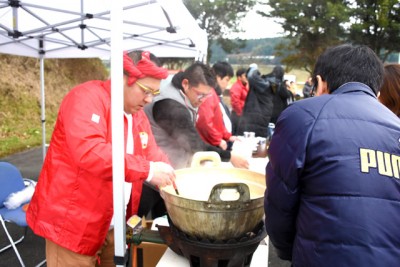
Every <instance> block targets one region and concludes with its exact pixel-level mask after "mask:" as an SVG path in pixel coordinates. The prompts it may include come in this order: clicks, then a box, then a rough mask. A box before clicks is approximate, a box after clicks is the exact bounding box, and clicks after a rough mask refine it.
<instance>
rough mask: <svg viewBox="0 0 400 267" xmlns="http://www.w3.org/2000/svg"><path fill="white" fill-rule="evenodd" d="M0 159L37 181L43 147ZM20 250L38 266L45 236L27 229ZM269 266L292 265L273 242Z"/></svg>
mask: <svg viewBox="0 0 400 267" xmlns="http://www.w3.org/2000/svg"><path fill="white" fill-rule="evenodd" d="M0 161H7V162H10V163H12V164H14V165H15V166H16V167H17V168H18V169H19V170H20V171H21V173H22V176H23V177H26V178H30V179H33V180H35V181H37V179H38V176H39V173H40V169H41V167H42V161H43V157H42V150H41V148H34V149H30V150H26V151H24V152H21V153H17V154H14V155H11V156H8V157H5V158H1V159H0ZM8 226H9V227H10V228H11V235H12V236H13V238H14V239H15V238H16V237H18V235H21V234H22V233H23V231H21V229H20V228H17V227H14V226H13V225H10V224H8ZM7 241H8V240H7V238H6V235H5V233H4V231H3V228H2V227H1V229H0V247H3V246H4V245H5V244H7ZM18 250H19V251H20V253H21V256H22V259H23V260H24V262H25V266H26V267H31V266H32V267H33V266H36V265H37V264H38V263H39V262H41V261H42V260H43V259H44V258H45V242H44V240H43V238H41V237H39V236H36V235H35V234H34V233H33V232H32V231H31V230H30V229H28V231H27V234H26V238H25V240H24V241H23V242H22V243H21V244H19V245H18ZM14 266H15V267H17V266H20V265H19V261H18V259H17V257H16V256H15V253H14V251H13V250H10V249H9V250H7V251H5V252H3V253H1V254H0V267H14ZM266 266H267V265H266ZM171 267H172V266H171ZM260 267H262V266H260ZM268 267H290V262H288V261H282V260H280V259H279V258H278V257H277V256H276V253H275V251H274V248H273V246H272V245H271V244H269V260H268Z"/></svg>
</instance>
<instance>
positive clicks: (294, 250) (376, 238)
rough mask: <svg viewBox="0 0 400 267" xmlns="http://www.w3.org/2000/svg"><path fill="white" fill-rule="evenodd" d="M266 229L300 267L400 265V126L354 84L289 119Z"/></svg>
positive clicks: (280, 137) (298, 107)
mask: <svg viewBox="0 0 400 267" xmlns="http://www.w3.org/2000/svg"><path fill="white" fill-rule="evenodd" d="M269 159H270V161H269V163H268V165H267V174H266V177H267V190H266V192H265V203H264V204H265V214H266V219H265V223H266V229H267V232H268V235H269V237H270V240H271V242H272V243H273V244H274V246H275V247H276V248H277V251H278V256H280V257H281V258H283V259H287V260H292V264H293V266H295V267H297V266H306V267H313V266H316V267H321V266H324V267H328V266H332V267H333V266H335V267H337V266H340V267H346V266H349V267H354V266H363V267H366V266H371V267H372V266H374V267H376V266H379V267H382V266H388V267H391V266H399V264H400V180H399V169H400V120H399V118H398V117H397V116H396V115H394V114H393V113H392V112H391V111H390V110H389V109H387V108H386V107H385V106H383V105H382V104H381V103H379V102H378V101H377V99H376V97H375V95H374V94H373V92H372V90H371V89H370V88H369V87H368V86H366V85H364V84H360V83H347V84H345V85H343V86H341V87H340V88H338V89H337V90H335V91H334V92H333V93H332V94H329V95H323V96H319V97H313V98H308V99H305V100H301V101H297V102H295V103H293V104H292V105H290V106H289V107H288V108H287V109H285V110H284V111H283V113H282V114H281V116H280V117H279V120H278V122H277V125H276V127H275V133H274V135H273V137H272V141H271V144H270V147H269Z"/></svg>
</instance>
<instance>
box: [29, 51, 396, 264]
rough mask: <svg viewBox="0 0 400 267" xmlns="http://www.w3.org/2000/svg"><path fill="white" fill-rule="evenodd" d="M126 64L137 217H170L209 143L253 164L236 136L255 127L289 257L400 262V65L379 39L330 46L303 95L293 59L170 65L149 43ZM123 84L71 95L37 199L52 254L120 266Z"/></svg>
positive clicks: (129, 187)
mask: <svg viewBox="0 0 400 267" xmlns="http://www.w3.org/2000/svg"><path fill="white" fill-rule="evenodd" d="M123 64H124V65H123V70H124V75H123V81H124V83H123V86H124V88H123V93H124V106H123V107H121V108H123V110H124V117H125V118H124V137H125V151H124V153H125V164H124V166H125V176H126V177H125V181H126V185H125V191H126V192H125V199H126V203H125V205H126V209H127V210H126V211H127V215H128V217H129V216H130V215H133V214H137V215H139V216H148V215H149V214H151V216H153V217H158V216H162V215H164V214H165V213H166V209H165V205H164V203H163V200H162V198H161V197H160V194H159V188H160V187H163V186H166V185H170V184H173V183H174V181H175V172H174V170H176V169H180V168H187V167H189V166H190V163H191V160H192V157H193V155H194V154H195V153H196V152H198V151H214V152H216V153H218V154H219V156H220V157H221V160H222V161H226V162H230V163H232V165H233V167H235V168H249V161H248V158H246V157H245V156H244V155H242V154H240V153H237V152H235V151H234V150H232V149H231V148H232V144H233V143H234V142H240V139H239V137H238V136H241V135H243V133H244V132H254V133H255V135H256V136H258V137H265V138H270V139H271V143H270V147H269V151H268V157H269V163H268V165H267V166H266V183H267V190H266V191H265V198H264V199H265V204H264V207H265V225H266V230H267V233H268V235H269V237H270V240H271V242H272V243H273V245H274V247H275V248H276V249H277V251H278V255H279V257H281V258H282V259H285V260H290V261H292V264H293V266H395V265H396V264H397V260H398V259H399V258H400V236H399V235H398V234H397V225H398V223H400V215H398V214H400V195H399V192H400V182H399V181H400V180H399V178H400V177H399V169H400V119H399V116H400V65H399V64H390V65H386V66H384V65H383V64H382V62H381V61H380V60H379V58H378V57H377V56H376V55H375V54H374V52H373V51H372V50H370V49H369V48H368V47H366V46H353V45H347V44H345V45H339V46H335V47H331V48H329V49H327V50H326V51H325V52H324V53H323V54H322V55H321V56H320V57H319V58H318V60H317V62H316V65H315V68H314V72H313V74H312V75H311V76H310V77H309V79H308V80H307V81H306V83H305V85H304V88H303V95H304V100H300V101H296V100H298V98H299V96H298V94H297V91H296V90H295V89H294V87H293V83H292V84H291V83H290V82H289V81H288V80H285V79H284V74H285V70H284V68H283V67H282V66H275V67H274V68H273V70H272V71H271V72H270V73H268V74H262V73H261V72H260V70H259V68H258V66H257V64H251V65H250V66H249V67H245V68H238V69H237V70H236V73H235V72H234V69H233V67H232V66H231V65H230V64H229V63H227V62H217V63H215V64H214V65H213V66H209V65H207V64H205V63H202V62H194V63H192V64H191V65H190V66H189V67H187V68H186V69H184V70H181V71H179V72H178V73H176V74H174V75H169V74H168V71H167V69H165V68H163V67H161V66H160V64H159V61H158V59H157V58H156V57H155V56H154V55H152V54H151V53H149V52H147V51H132V52H130V53H127V52H126V53H124V55H123ZM360 66H364V67H360ZM234 74H236V81H235V83H234V84H233V85H232V87H231V88H230V91H229V94H224V92H225V90H227V89H228V85H229V82H230V80H231V79H232V78H233V76H234ZM110 90H111V80H107V81H89V82H86V83H84V84H81V85H78V86H77V87H75V88H74V89H72V90H71V91H70V92H69V93H68V94H67V95H66V96H65V98H64V100H63V101H62V104H61V106H60V110H59V114H58V118H57V123H56V125H55V129H54V132H53V136H52V139H51V142H50V146H49V150H48V152H47V155H46V159H45V162H44V164H43V168H42V171H41V173H40V177H39V180H38V184H37V186H36V189H35V193H34V196H33V198H32V201H31V203H30V205H29V209H28V211H27V222H28V224H29V226H30V227H31V228H32V230H33V231H34V232H35V233H36V234H38V235H40V236H42V237H44V238H45V240H46V259H47V266H115V265H114V263H113V249H114V242H113V234H114V233H113V228H114V225H113V205H112V203H113V196H112V195H113V194H112V192H113V191H112V179H113V177H112V157H111V156H112V155H111V148H112V143H111V116H110V112H111V108H110V104H111V101H110V98H111V92H110ZM224 95H229V96H230V105H231V107H228V106H227V103H225V102H224V98H223V96H224ZM271 123H272V124H273V125H274V126H275V131H274V134H273V136H272V138H271V131H269V128H268V127H269V125H271ZM83 203H84V204H83Z"/></svg>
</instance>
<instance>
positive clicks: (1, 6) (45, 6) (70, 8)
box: [0, 0, 207, 58]
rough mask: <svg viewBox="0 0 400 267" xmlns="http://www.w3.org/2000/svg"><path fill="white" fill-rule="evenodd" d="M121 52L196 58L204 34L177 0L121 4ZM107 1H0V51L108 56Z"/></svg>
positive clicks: (200, 53) (139, 0) (202, 53)
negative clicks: (136, 50)
mask: <svg viewBox="0 0 400 267" xmlns="http://www.w3.org/2000/svg"><path fill="white" fill-rule="evenodd" d="M121 2H122V5H123V15H122V16H123V17H122V20H123V24H122V35H123V40H124V41H123V49H124V50H133V49H145V50H150V51H152V52H153V53H154V54H155V55H156V56H158V57H189V58H202V57H204V56H205V53H207V36H206V33H205V32H204V31H203V30H201V29H200V28H199V26H198V25H197V23H196V21H195V20H194V19H193V17H192V16H191V14H190V12H189V11H188V10H187V9H186V7H185V6H184V4H183V3H182V2H181V1H180V0H121ZM110 8H111V1H98V0H68V1H50V0H45V1H36V0H21V1H18V0H8V1H7V0H0V53H7V54H15V55H21V56H30V57H39V55H40V54H41V53H43V56H44V57H45V58H77V57H82V58H87V57H108V56H109V53H110V41H111V29H112V27H111V21H110Z"/></svg>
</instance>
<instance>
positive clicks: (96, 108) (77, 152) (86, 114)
mask: <svg viewBox="0 0 400 267" xmlns="http://www.w3.org/2000/svg"><path fill="white" fill-rule="evenodd" d="M103 86H104V85H103V84H101V83H96V82H88V83H85V84H82V85H80V86H79V87H77V88H75V89H73V90H72V91H71V92H70V93H69V94H68V95H67V96H66V97H65V99H64V101H63V103H62V104H61V107H60V111H59V116H58V117H59V120H61V121H60V122H59V123H60V125H63V127H64V129H62V130H61V131H63V134H64V138H65V140H66V146H65V148H64V149H68V148H73V151H72V150H71V151H69V152H68V153H69V154H70V155H71V158H70V159H69V160H71V161H73V162H74V164H75V165H76V166H77V167H78V168H81V169H84V170H86V171H88V172H90V173H92V174H93V175H95V176H97V177H99V178H102V179H111V177H112V145H111V136H110V135H109V128H110V127H111V125H109V124H110V120H109V114H110V110H109V104H108V103H109V101H110V98H109V96H108V95H107V93H106V92H105V90H104V88H103ZM82 87H85V89H84V90H83V89H79V88H82ZM103 92H104V93H103ZM52 138H59V137H58V136H53V137H52Z"/></svg>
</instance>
